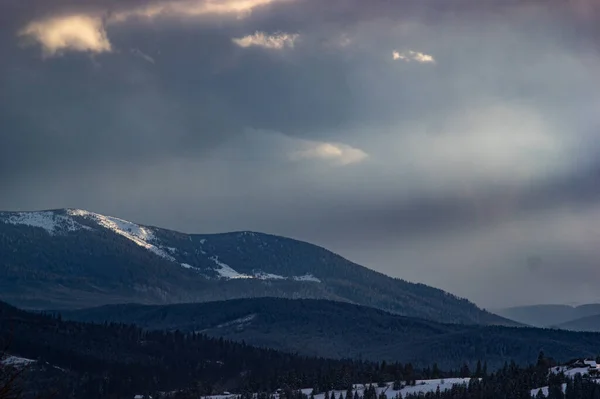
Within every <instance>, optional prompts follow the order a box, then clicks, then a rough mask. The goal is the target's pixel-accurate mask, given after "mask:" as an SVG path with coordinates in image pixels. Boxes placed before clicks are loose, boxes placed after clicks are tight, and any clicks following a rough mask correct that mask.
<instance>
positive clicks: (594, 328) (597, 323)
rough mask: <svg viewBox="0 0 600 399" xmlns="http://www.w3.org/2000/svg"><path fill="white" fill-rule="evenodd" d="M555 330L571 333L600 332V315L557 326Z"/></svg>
mask: <svg viewBox="0 0 600 399" xmlns="http://www.w3.org/2000/svg"><path fill="white" fill-rule="evenodd" d="M554 328H561V329H563V330H571V331H589V332H600V314H596V315H593V316H587V317H582V318H579V319H575V320H569V321H567V322H565V323H561V324H557V325H556V326H554Z"/></svg>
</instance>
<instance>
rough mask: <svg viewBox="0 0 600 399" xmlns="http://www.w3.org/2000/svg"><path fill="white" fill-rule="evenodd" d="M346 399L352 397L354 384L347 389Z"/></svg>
mask: <svg viewBox="0 0 600 399" xmlns="http://www.w3.org/2000/svg"><path fill="white" fill-rule="evenodd" d="M346 399H352V384H350V385H348V388H347V389H346Z"/></svg>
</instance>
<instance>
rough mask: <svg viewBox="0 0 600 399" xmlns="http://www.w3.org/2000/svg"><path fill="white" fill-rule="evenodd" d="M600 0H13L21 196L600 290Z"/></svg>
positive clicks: (12, 126)
mask: <svg viewBox="0 0 600 399" xmlns="http://www.w3.org/2000/svg"><path fill="white" fill-rule="evenodd" d="M599 50H600V1H599V0H543V1H542V0H447V1H440V0H395V1H393V0H368V1H365V0H327V1H323V0H169V1H165V0H118V1H117V0H88V1H86V2H81V1H80V0H30V1H27V2H24V1H21V0H4V1H2V2H1V3H0V209H3V210H39V209H54V208H65V207H70V208H81V209H87V210H90V211H94V212H98V213H103V214H108V215H112V216H118V217H122V218H125V219H128V220H132V221H135V222H138V223H142V224H148V225H155V226H161V227H165V228H171V229H175V230H179V231H184V232H194V233H212V232H224V231H234V230H253V231H261V232H266V233H272V234H279V235H285V236H289V237H292V238H297V239H301V240H305V241H309V242H311V243H315V244H318V245H321V246H324V247H326V248H328V249H330V250H333V251H335V252H337V253H340V254H341V255H343V256H345V257H347V258H348V259H350V260H353V261H355V262H357V263H360V264H362V265H364V266H367V267H369V268H372V269H375V270H378V271H381V272H383V273H386V274H389V275H391V276H394V277H400V278H404V279H406V280H409V281H413V282H422V283H425V284H430V285H433V286H436V287H439V288H442V289H445V290H448V291H450V292H452V293H454V294H457V295H459V296H463V297H466V298H468V299H470V300H472V301H474V302H476V303H477V304H479V305H481V306H484V307H486V308H491V309H494V308H498V307H504V306H513V305H521V304H538V303H585V302H593V301H600V289H599V285H598V283H599V282H600V268H599V266H600V264H599V261H600V246H599V245H597V244H598V239H599V238H600V185H599V183H600V181H599V178H600V157H599V156H598V154H600V152H599V151H600V140H599V139H600V130H599V125H600V120H599V117H598V115H600V113H599V112H598V108H599V106H600V75H599V74H598V71H599V68H600V53H599Z"/></svg>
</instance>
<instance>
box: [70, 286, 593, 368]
mask: <svg viewBox="0 0 600 399" xmlns="http://www.w3.org/2000/svg"><path fill="white" fill-rule="evenodd" d="M61 314H62V316H63V319H75V320H79V321H87V322H89V321H94V322H104V321H110V322H120V323H123V322H125V323H135V324H137V325H138V326H141V327H143V328H145V329H150V330H171V331H174V330H178V331H181V332H202V333H204V334H207V335H209V336H213V337H223V338H226V339H228V340H235V341H244V342H246V343H249V344H251V345H256V346H263V347H268V348H274V349H277V350H282V351H286V352H292V353H299V354H301V355H307V356H325V357H329V358H346V357H352V358H355V359H358V358H362V359H367V360H374V361H381V360H386V361H401V362H411V363H413V364H415V365H419V366H426V365H430V364H432V363H434V362H436V363H437V364H438V365H439V366H440V367H442V368H445V369H449V368H458V367H460V366H461V365H462V364H463V363H464V362H466V363H468V364H470V365H471V366H474V365H475V363H476V362H477V360H482V361H486V362H487V363H488V366H489V367H490V368H496V367H501V366H502V365H503V364H504V362H505V361H507V360H511V359H513V360H515V361H516V362H518V363H521V364H524V363H528V362H531V361H533V360H532V359H536V358H537V356H538V354H539V352H540V351H541V350H543V351H544V353H546V355H549V356H552V357H555V358H556V359H558V360H567V359H570V358H574V357H578V356H596V355H597V354H598V342H599V341H598V340H600V334H590V333H574V332H568V331H561V330H549V329H538V328H523V327H522V328H512V327H501V326H476V325H460V324H441V323H436V322H433V321H429V320H423V319H416V318H409V317H403V316H399V315H394V314H391V313H387V312H384V311H381V310H377V309H373V308H368V307H364V306H358V305H353V304H349V303H342V302H332V301H324V300H306V299H299V300H289V299H282V298H254V299H243V300H230V301H222V302H212V303H204V304H176V305H160V306H157V305H154V306H147V305H136V304H130V305H108V306H103V307H97V308H92V309H82V310H75V311H65V312H61Z"/></svg>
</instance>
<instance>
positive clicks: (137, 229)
mask: <svg viewBox="0 0 600 399" xmlns="http://www.w3.org/2000/svg"><path fill="white" fill-rule="evenodd" d="M67 213H68V214H69V215H71V216H80V217H84V218H87V219H91V220H93V221H95V222H96V223H98V224H99V225H100V226H102V227H104V228H106V229H108V230H111V231H113V232H115V233H117V234H120V235H122V236H123V237H125V238H127V239H129V240H131V241H133V242H134V243H136V244H137V245H139V246H140V247H144V248H146V249H147V250H148V251H150V252H153V253H155V254H156V255H158V256H160V257H163V258H165V259H167V260H170V261H172V262H175V258H174V257H172V256H171V255H169V254H168V253H167V250H172V249H171V248H169V249H167V250H165V249H163V248H160V247H159V246H157V245H156V238H155V237H154V234H153V233H152V230H150V229H149V228H148V227H143V226H140V225H137V224H135V223H132V222H128V221H127V220H123V219H119V218H116V217H112V216H104V215H100V214H98V213H93V212H88V211H84V210H81V209H68V210H67ZM173 249H174V248H173ZM171 252H172V251H171Z"/></svg>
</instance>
